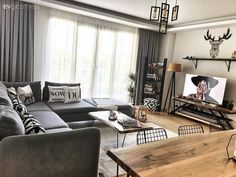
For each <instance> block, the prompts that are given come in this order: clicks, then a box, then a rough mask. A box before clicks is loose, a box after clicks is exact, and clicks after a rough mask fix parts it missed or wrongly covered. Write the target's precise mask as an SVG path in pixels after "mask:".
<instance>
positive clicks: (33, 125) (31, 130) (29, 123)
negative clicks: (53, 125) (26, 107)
mask: <svg viewBox="0 0 236 177" xmlns="http://www.w3.org/2000/svg"><path fill="white" fill-rule="evenodd" d="M21 119H22V121H23V124H24V127H25V134H40V133H46V131H45V129H44V128H43V127H42V125H41V124H40V123H39V121H37V120H36V119H35V118H34V117H33V116H32V115H31V114H29V113H25V114H24V115H23V116H22V118H21Z"/></svg>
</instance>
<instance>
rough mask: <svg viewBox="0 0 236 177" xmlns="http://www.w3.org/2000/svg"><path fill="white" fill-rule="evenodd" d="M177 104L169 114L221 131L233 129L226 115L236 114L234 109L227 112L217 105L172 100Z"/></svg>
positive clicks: (196, 101)
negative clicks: (217, 128)
mask: <svg viewBox="0 0 236 177" xmlns="http://www.w3.org/2000/svg"><path fill="white" fill-rule="evenodd" d="M173 99H174V100H175V102H177V103H178V104H177V105H175V109H174V110H172V111H171V114H178V115H181V116H184V117H187V118H190V119H194V120H197V121H200V122H203V123H205V124H209V125H212V126H215V127H219V128H221V129H223V130H230V129H233V127H232V125H231V123H230V122H231V121H232V119H230V118H228V116H227V114H236V109H233V110H229V109H226V108H222V107H220V106H217V105H213V104H208V103H205V102H201V101H199V100H194V99H190V98H177V97H175V98H173Z"/></svg>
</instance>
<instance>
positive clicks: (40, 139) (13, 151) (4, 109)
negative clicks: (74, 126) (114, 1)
mask: <svg viewBox="0 0 236 177" xmlns="http://www.w3.org/2000/svg"><path fill="white" fill-rule="evenodd" d="M5 84H6V86H13V85H14V86H15V87H17V86H18V85H19V84H21V86H23V85H25V84H28V83H24V84H23V83H5ZM29 84H32V87H31V88H32V90H33V92H34V97H35V99H36V102H35V103H34V104H32V105H29V106H27V109H28V110H29V111H30V113H31V114H33V115H34V117H35V118H36V119H37V120H39V121H40V123H41V124H42V126H43V127H44V128H45V130H46V134H38V135H25V129H24V125H23V123H22V120H21V118H20V117H19V116H18V114H17V113H16V112H15V110H14V109H13V106H12V103H11V100H10V98H9V97H8V94H7V90H6V87H5V85H4V84H3V83H2V82H0V140H1V141H0V176H1V177H16V176H17V177H32V176H33V177H42V176H43V177H53V176H56V177H65V176H66V177H75V176H80V177H97V171H98V159H99V148H100V132H99V130H98V129H96V128H91V127H90V128H82V129H79V130H74V131H71V129H70V128H69V126H68V125H67V123H66V122H65V121H63V120H62V119H61V118H60V117H59V115H57V114H56V113H55V112H54V111H53V110H52V109H51V108H50V107H49V106H48V105H47V103H45V102H43V101H41V92H40V90H41V86H40V82H38V83H29Z"/></svg>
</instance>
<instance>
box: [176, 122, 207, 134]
mask: <svg viewBox="0 0 236 177" xmlns="http://www.w3.org/2000/svg"><path fill="white" fill-rule="evenodd" d="M198 133H204V130H203V127H202V126H201V125H199V124H196V125H183V126H179V128H178V134H179V136H183V135H189V134H198Z"/></svg>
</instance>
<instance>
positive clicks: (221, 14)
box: [23, 0, 236, 32]
mask: <svg viewBox="0 0 236 177" xmlns="http://www.w3.org/2000/svg"><path fill="white" fill-rule="evenodd" d="M23 1H27V2H31V3H36V4H40V5H44V6H48V7H52V8H58V9H60V10H65V11H69V12H73V13H77V14H81V15H84V16H89V17H93V18H99V19H102V20H106V21H112V22H115V23H120V24H125V25H129V26H134V27H138V28H144V29H150V30H158V24H156V23H155V22H151V21H150V20H149V15H150V14H149V13H150V8H151V6H152V5H155V0H23ZM162 2H165V0H157V5H158V6H160V5H161V3H162ZM167 2H168V3H169V4H170V6H171V9H172V7H173V6H174V5H175V0H167ZM177 4H178V5H179V6H180V9H179V16H178V20H177V21H175V22H171V21H170V20H169V28H168V31H169V32H171V31H173V32H175V31H180V30H191V29H197V28H211V27H216V26H219V27H221V26H229V25H236V0H178V3H177ZM170 14H171V12H170ZM169 19H170V17H169Z"/></svg>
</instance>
